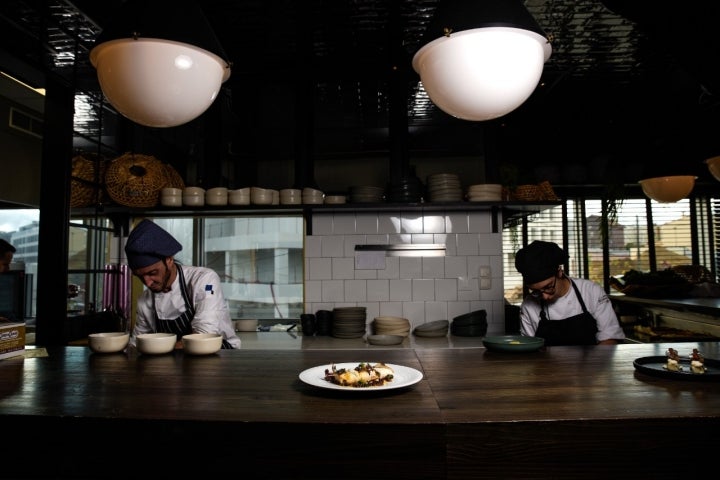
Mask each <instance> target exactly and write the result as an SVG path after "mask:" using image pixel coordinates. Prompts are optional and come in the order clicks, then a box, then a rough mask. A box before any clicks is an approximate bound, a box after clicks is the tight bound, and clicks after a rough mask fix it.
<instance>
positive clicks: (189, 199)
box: [182, 187, 205, 207]
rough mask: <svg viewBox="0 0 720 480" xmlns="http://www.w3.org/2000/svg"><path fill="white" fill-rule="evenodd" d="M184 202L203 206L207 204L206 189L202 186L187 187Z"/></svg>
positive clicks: (184, 203) (184, 191)
mask: <svg viewBox="0 0 720 480" xmlns="http://www.w3.org/2000/svg"><path fill="white" fill-rule="evenodd" d="M182 203H183V205H188V206H190V207H202V206H203V205H205V189H204V188H201V187H185V190H183V196H182Z"/></svg>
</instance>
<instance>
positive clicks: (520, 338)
mask: <svg viewBox="0 0 720 480" xmlns="http://www.w3.org/2000/svg"><path fill="white" fill-rule="evenodd" d="M482 342H483V345H485V348H487V349H488V350H497V351H501V352H533V351H535V350H539V349H540V348H541V347H542V346H543V345H545V339H544V338H540V337H526V336H525V335H499V336H496V337H485V338H483V341H482Z"/></svg>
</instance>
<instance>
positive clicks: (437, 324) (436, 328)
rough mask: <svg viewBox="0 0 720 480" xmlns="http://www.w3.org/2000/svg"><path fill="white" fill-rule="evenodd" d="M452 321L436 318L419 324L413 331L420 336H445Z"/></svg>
mask: <svg viewBox="0 0 720 480" xmlns="http://www.w3.org/2000/svg"><path fill="white" fill-rule="evenodd" d="M449 327H450V322H448V321H447V320H435V321H433V322H428V323H423V324H422V325H418V326H417V327H415V330H413V333H414V334H415V335H416V336H418V337H445V336H447V334H448V329H449Z"/></svg>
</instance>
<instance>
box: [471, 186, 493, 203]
mask: <svg viewBox="0 0 720 480" xmlns="http://www.w3.org/2000/svg"><path fill="white" fill-rule="evenodd" d="M467 199H468V200H469V201H471V202H497V201H500V200H502V185H500V184H499V183H484V184H479V185H470V186H469V187H468V190H467Z"/></svg>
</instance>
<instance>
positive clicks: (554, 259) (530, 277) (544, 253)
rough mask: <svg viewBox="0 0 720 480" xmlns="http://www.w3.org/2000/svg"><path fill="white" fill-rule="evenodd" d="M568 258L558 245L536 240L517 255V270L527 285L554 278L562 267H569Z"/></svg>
mask: <svg viewBox="0 0 720 480" xmlns="http://www.w3.org/2000/svg"><path fill="white" fill-rule="evenodd" d="M567 261H568V256H567V254H566V253H565V251H564V250H563V249H562V248H560V247H559V246H558V245H557V244H556V243H553V242H543V241H542V240H535V241H533V242H532V243H531V244H530V245H528V246H527V247H525V248H521V249H520V250H518V251H517V253H516V254H515V268H516V269H517V271H518V272H520V273H521V274H522V276H523V281H524V282H525V284H526V285H532V284H533V283H537V282H539V281H541V280H545V279H546V278H550V277H552V276H554V275H555V274H556V273H557V271H558V268H559V267H560V265H567Z"/></svg>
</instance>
